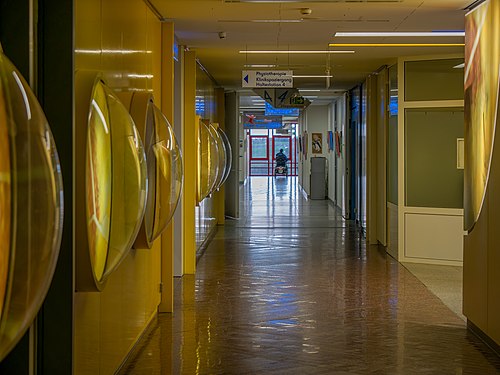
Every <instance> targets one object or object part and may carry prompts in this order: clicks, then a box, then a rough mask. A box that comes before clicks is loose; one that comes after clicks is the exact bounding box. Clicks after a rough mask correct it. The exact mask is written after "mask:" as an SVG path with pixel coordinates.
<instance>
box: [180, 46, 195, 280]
mask: <svg viewBox="0 0 500 375" xmlns="http://www.w3.org/2000/svg"><path fill="white" fill-rule="evenodd" d="M195 99H196V55H195V53H194V51H186V52H185V53H184V124H183V126H182V153H183V159H184V186H183V192H182V195H183V198H182V220H183V225H182V228H183V232H184V233H183V234H182V238H183V245H184V274H194V273H195V271H196V221H195V207H196V180H197V160H198V133H197V132H196V129H197V127H196V108H195Z"/></svg>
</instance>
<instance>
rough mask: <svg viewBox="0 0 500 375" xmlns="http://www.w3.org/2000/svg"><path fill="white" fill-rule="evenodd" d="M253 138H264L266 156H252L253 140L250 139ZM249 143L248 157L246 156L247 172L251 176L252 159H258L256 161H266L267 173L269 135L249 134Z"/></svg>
mask: <svg viewBox="0 0 500 375" xmlns="http://www.w3.org/2000/svg"><path fill="white" fill-rule="evenodd" d="M254 138H264V139H265V140H266V146H267V147H266V157H265V158H254V157H253V146H252V144H253V142H252V140H253V139H254ZM249 143H250V157H249V158H248V162H249V166H248V167H249V168H248V174H249V175H250V176H253V175H252V160H258V161H264V160H265V161H266V162H267V170H268V172H267V175H269V136H267V135H249Z"/></svg>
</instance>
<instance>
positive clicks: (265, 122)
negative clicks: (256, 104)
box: [243, 112, 283, 129]
mask: <svg viewBox="0 0 500 375" xmlns="http://www.w3.org/2000/svg"><path fill="white" fill-rule="evenodd" d="M282 120H283V117H282V116H265V115H262V114H255V113H251V112H243V127H244V128H245V129H279V128H282V127H283V121H282Z"/></svg>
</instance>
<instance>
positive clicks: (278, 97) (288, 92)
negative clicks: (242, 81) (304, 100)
mask: <svg viewBox="0 0 500 375" xmlns="http://www.w3.org/2000/svg"><path fill="white" fill-rule="evenodd" d="M253 92H255V93H256V94H257V95H259V96H260V97H261V98H262V99H264V100H265V101H266V103H269V104H270V105H272V106H273V107H275V108H279V107H281V105H282V104H283V103H285V102H286V101H287V100H288V99H289V98H290V97H292V96H295V95H299V92H298V90H297V89H294V88H287V89H254V90H253Z"/></svg>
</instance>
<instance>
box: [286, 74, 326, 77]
mask: <svg viewBox="0 0 500 375" xmlns="http://www.w3.org/2000/svg"><path fill="white" fill-rule="evenodd" d="M292 77H293V78H333V76H332V75H327V74H322V75H305V76H301V75H293V76H292Z"/></svg>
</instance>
